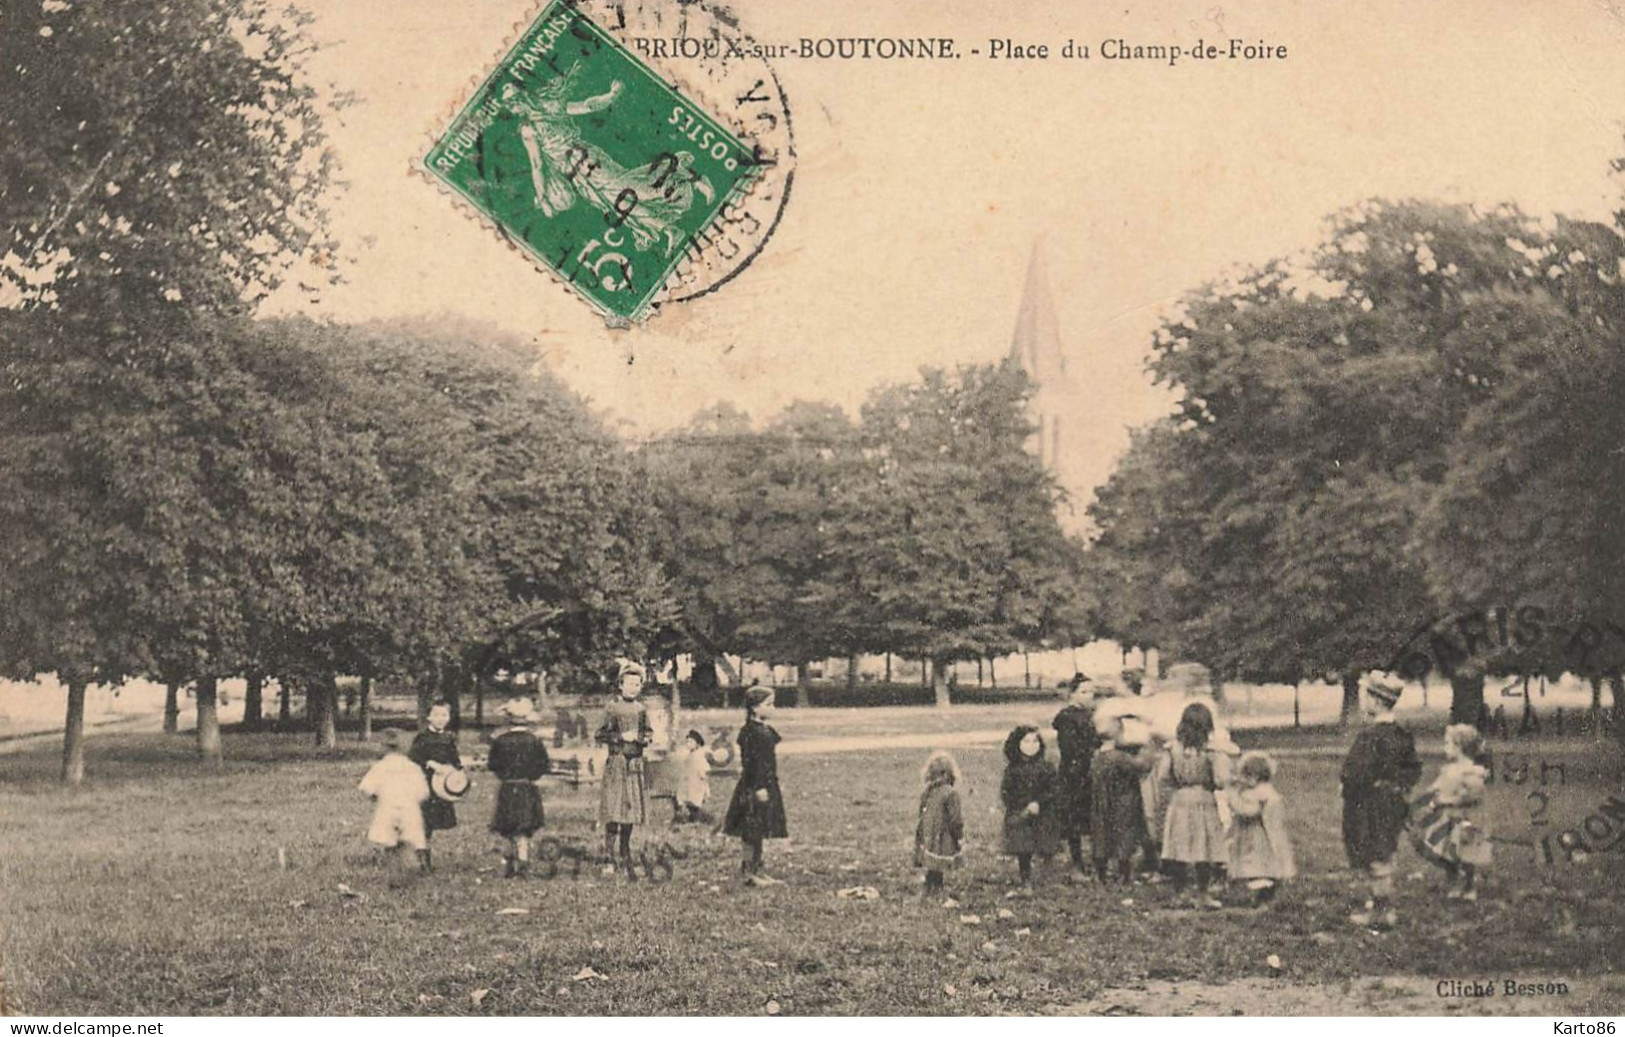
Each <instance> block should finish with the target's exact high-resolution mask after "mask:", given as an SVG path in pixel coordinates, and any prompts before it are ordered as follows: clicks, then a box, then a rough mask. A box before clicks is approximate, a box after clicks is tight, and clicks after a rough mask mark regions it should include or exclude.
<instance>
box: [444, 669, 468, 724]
mask: <svg viewBox="0 0 1625 1037" xmlns="http://www.w3.org/2000/svg"><path fill="white" fill-rule="evenodd" d="M461 680H462V674H461V673H460V672H459V671H458V668H457V667H456V666H453V665H451V664H449V663H448V664H447V665H445V666H444V667H442V668H441V670H440V697H441V698H443V699H445V700H446V705H447V706H449V707H450V708H451V723H450V724H448V725H447V727H448V729H450V730H452V731H461V730H462V729H463V695H462V691H463V689H462V686H461V684H460V683H459V682H460V681H461Z"/></svg>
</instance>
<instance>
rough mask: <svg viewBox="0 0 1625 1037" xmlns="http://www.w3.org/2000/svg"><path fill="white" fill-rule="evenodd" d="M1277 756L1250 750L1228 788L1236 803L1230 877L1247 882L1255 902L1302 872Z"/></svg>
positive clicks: (1259, 904)
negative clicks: (1290, 831) (1288, 828)
mask: <svg viewBox="0 0 1625 1037" xmlns="http://www.w3.org/2000/svg"><path fill="white" fill-rule="evenodd" d="M1274 780H1275V761H1274V760H1272V759H1271V758H1270V756H1269V754H1268V753H1262V752H1249V753H1246V754H1245V755H1243V756H1242V758H1241V764H1240V765H1239V766H1238V767H1237V769H1236V782H1235V784H1234V785H1232V786H1230V788H1229V789H1227V790H1226V792H1225V795H1226V797H1227V799H1228V800H1229V803H1230V813H1231V818H1232V821H1231V829H1230V879H1231V881H1232V882H1245V883H1246V884H1247V889H1248V890H1249V891H1250V892H1251V894H1252V901H1253V905H1254V906H1255V907H1263V906H1264V905H1265V904H1268V903H1269V902H1270V901H1271V900H1273V899H1274V898H1275V890H1276V886H1277V884H1278V883H1280V882H1283V881H1285V880H1286V879H1290V878H1292V877H1293V876H1294V875H1296V874H1297V873H1298V870H1297V865H1296V863H1295V862H1294V860H1293V854H1292V840H1291V839H1289V838H1288V837H1287V834H1286V804H1285V802H1284V801H1283V800H1282V799H1281V794H1280V793H1279V792H1277V791H1276V790H1275V784H1274Z"/></svg>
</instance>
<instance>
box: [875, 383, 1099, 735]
mask: <svg viewBox="0 0 1625 1037" xmlns="http://www.w3.org/2000/svg"><path fill="white" fill-rule="evenodd" d="M1031 391H1032V383H1031V382H1030V380H1029V379H1028V378H1027V376H1026V374H1025V373H1024V372H1023V371H1022V370H1021V368H1020V367H1019V366H1018V365H1017V364H1015V363H1014V362H1012V361H1007V362H1005V363H1003V364H999V365H985V366H980V367H964V368H961V369H959V370H958V371H957V372H956V373H955V374H953V375H949V374H948V373H946V372H944V371H940V370H926V371H924V372H922V374H921V377H920V379H919V381H917V382H914V383H911V384H908V385H902V386H893V387H889V388H886V389H882V390H879V391H877V392H876V393H875V394H873V395H872V396H871V397H870V399H869V401H868V402H867V403H866V404H865V405H864V408H863V432H864V440H865V448H866V450H867V451H868V453H869V456H870V457H871V458H872V459H873V462H874V463H875V465H876V479H875V490H874V491H873V492H874V501H875V504H874V507H873V509H872V516H871V518H870V520H869V525H870V527H871V528H872V533H871V535H870V537H869V538H868V539H867V540H866V542H865V543H864V546H863V555H862V564H861V565H860V566H859V567H858V571H859V572H860V573H861V579H862V580H863V581H864V584H865V586H866V590H867V595H868V596H869V597H870V598H871V599H872V601H873V603H874V606H873V607H874V612H875V615H876V616H877V617H878V624H877V626H878V631H879V633H880V636H881V638H882V640H883V643H884V645H885V647H887V648H889V649H892V650H896V651H898V652H901V653H903V654H909V655H916V656H919V657H922V658H926V659H929V660H931V662H932V670H933V687H934V689H935V693H936V698H937V703H938V705H939V706H946V705H948V704H949V692H948V688H947V686H946V683H945V676H946V671H947V668H948V667H949V666H950V665H951V664H952V663H953V662H955V661H960V660H971V659H982V658H990V657H993V656H998V655H1005V654H1008V653H1010V652H1012V651H1014V650H1016V649H1017V648H1019V647H1020V646H1021V644H1022V643H1023V640H1024V638H1039V639H1044V638H1048V637H1052V636H1053V637H1071V636H1075V635H1076V634H1077V629H1076V624H1077V623H1078V622H1079V621H1080V620H1081V618H1082V616H1083V614H1084V613H1085V611H1086V610H1085V609H1084V608H1080V607H1078V605H1077V604H1076V599H1075V598H1074V596H1075V595H1076V594H1078V592H1079V588H1080V576H1081V572H1080V569H1079V565H1078V562H1079V555H1078V552H1077V545H1075V544H1073V545H1070V546H1069V545H1068V543H1067V540H1066V537H1065V535H1064V534H1063V533H1062V531H1061V528H1060V525H1059V522H1058V520H1057V518H1056V513H1055V508H1056V504H1057V502H1058V500H1059V493H1058V489H1057V487H1056V485H1055V482H1054V480H1053V478H1052V477H1051V476H1050V475H1049V474H1048V473H1046V472H1045V471H1044V470H1043V468H1042V466H1041V465H1040V464H1039V462H1038V460H1037V459H1036V458H1034V457H1033V456H1032V455H1031V454H1029V453H1028V452H1027V450H1026V448H1025V444H1026V442H1027V440H1028V438H1029V436H1030V434H1031V426H1030V424H1029V422H1028V420H1027V417H1026V410H1025V404H1026V400H1027V397H1028V395H1029V394H1030V393H1031Z"/></svg>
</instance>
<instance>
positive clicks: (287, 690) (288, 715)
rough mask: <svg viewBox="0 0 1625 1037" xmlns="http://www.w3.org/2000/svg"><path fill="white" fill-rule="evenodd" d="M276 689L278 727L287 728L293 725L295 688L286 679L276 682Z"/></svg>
mask: <svg viewBox="0 0 1625 1037" xmlns="http://www.w3.org/2000/svg"><path fill="white" fill-rule="evenodd" d="M276 687H277V705H276V726H277V727H282V728H285V727H288V726H289V725H290V724H292V723H293V687H292V685H290V684H289V683H288V680H287V678H285V677H284V678H282V679H280V680H278V681H277V682H276Z"/></svg>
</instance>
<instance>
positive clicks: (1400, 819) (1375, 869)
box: [1342, 680, 1422, 928]
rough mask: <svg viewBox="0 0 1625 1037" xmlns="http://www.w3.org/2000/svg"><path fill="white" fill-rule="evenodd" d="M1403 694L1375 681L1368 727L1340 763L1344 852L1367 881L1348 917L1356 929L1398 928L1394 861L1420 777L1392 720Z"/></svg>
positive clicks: (1406, 739)
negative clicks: (1362, 902) (1365, 894)
mask: <svg viewBox="0 0 1625 1037" xmlns="http://www.w3.org/2000/svg"><path fill="white" fill-rule="evenodd" d="M1400 691H1401V688H1400V686H1399V685H1397V684H1392V683H1389V682H1387V681H1382V680H1373V681H1371V682H1370V683H1369V684H1368V685H1367V686H1366V695H1367V702H1368V706H1367V710H1366V711H1367V713H1369V714H1370V715H1371V723H1370V724H1369V725H1367V726H1366V727H1365V728H1364V729H1363V730H1361V731H1360V733H1359V734H1358V735H1356V736H1355V738H1354V744H1353V745H1351V746H1350V747H1349V754H1348V756H1347V758H1345V759H1344V761H1343V779H1342V785H1343V847H1344V849H1345V850H1347V851H1348V858H1349V866H1350V867H1351V868H1353V869H1354V870H1355V871H1356V872H1367V873H1368V874H1369V875H1370V878H1371V899H1370V900H1368V901H1367V902H1366V906H1365V910H1364V911H1357V912H1355V913H1354V914H1352V915H1350V916H1349V921H1350V922H1352V923H1353V924H1355V925H1358V926H1373V927H1378V928H1389V927H1392V926H1393V925H1394V924H1395V923H1396V922H1397V920H1398V919H1397V915H1396V913H1395V911H1394V909H1393V907H1392V906H1391V900H1392V897H1393V895H1394V866H1395V865H1394V857H1395V855H1396V854H1397V853H1398V851H1399V836H1400V833H1401V832H1402V831H1403V830H1404V828H1405V822H1406V820H1407V819H1408V817H1409V813H1410V803H1409V801H1408V800H1409V795H1410V790H1411V786H1413V785H1415V784H1416V780H1417V779H1418V778H1420V777H1421V776H1422V761H1421V760H1420V759H1418V758H1417V755H1416V739H1415V738H1414V737H1412V736H1411V733H1410V732H1409V731H1407V730H1405V729H1404V728H1403V727H1400V726H1399V724H1398V723H1397V722H1396V721H1395V720H1394V704H1395V703H1396V702H1398V701H1399V694H1400Z"/></svg>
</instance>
